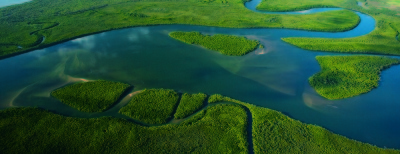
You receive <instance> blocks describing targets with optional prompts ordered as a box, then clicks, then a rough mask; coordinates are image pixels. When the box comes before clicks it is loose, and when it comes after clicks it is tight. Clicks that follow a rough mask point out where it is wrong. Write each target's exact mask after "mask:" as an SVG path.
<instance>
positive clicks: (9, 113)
mask: <svg viewBox="0 0 400 154" xmlns="http://www.w3.org/2000/svg"><path fill="white" fill-rule="evenodd" d="M171 91H172V90H166V89H153V90H151V92H152V95H155V96H165V94H166V93H169V94H171V96H172V97H175V94H173V93H171ZM143 93H145V94H146V93H148V92H146V91H143ZM146 96H149V95H148V94H146ZM171 96H167V98H166V99H167V100H169V99H170V98H171ZM135 97H138V98H143V97H144V96H142V95H135V96H134V98H133V99H132V100H139V99H135ZM152 100H154V101H155V102H153V103H158V101H160V102H164V100H162V98H160V97H159V98H157V99H152ZM141 101H145V102H138V101H131V102H130V103H129V104H128V106H129V105H131V104H137V103H139V104H145V103H149V101H147V100H141ZM189 102H193V103H194V102H196V101H189ZM208 102H209V105H208V106H207V107H205V108H203V109H201V110H200V111H199V112H196V113H194V115H193V116H190V117H188V118H185V119H183V121H181V122H180V123H175V124H174V123H168V124H164V125H159V126H149V125H142V124H138V123H135V120H136V119H121V118H113V117H101V118H89V119H87V118H76V117H66V116H61V115H58V114H56V113H51V112H49V111H45V110H42V109H38V108H10V109H6V110H2V111H0V117H1V118H0V132H1V133H0V137H1V140H0V144H1V145H2V146H0V150H1V151H2V152H4V153H27V152H29V153H89V152H90V153H93V152H96V153H252V152H254V153H277V152H278V153H399V152H400V151H397V150H393V149H383V148H378V147H376V146H373V145H370V144H366V143H361V142H358V141H354V140H351V139H348V138H346V137H343V136H340V135H336V134H334V133H332V132H329V131H328V130H326V129H324V128H321V127H319V126H315V125H310V124H304V123H301V122H299V121H297V120H293V119H291V118H289V117H287V116H285V115H284V114H282V113H280V112H277V111H274V110H270V109H267V108H262V107H257V106H255V105H251V104H248V103H244V102H241V101H238V100H234V99H231V98H228V97H224V96H222V95H212V96H210V98H209V99H208ZM219 102H224V103H222V104H221V103H219ZM228 102H230V103H228ZM141 109H142V110H144V111H143V112H146V113H151V112H153V114H157V113H158V111H159V110H161V109H165V110H167V111H166V112H169V107H167V106H160V107H159V108H158V110H154V108H141ZM123 110H137V108H132V107H130V108H128V109H123ZM134 118H135V117H134Z"/></svg>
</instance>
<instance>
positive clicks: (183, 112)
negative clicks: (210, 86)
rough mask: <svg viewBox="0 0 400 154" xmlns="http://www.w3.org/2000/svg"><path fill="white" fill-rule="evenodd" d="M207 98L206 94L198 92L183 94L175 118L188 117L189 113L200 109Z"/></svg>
mask: <svg viewBox="0 0 400 154" xmlns="http://www.w3.org/2000/svg"><path fill="white" fill-rule="evenodd" d="M206 98H207V95H206V94H203V93H198V94H188V93H185V94H183V95H182V98H181V100H180V102H179V106H178V108H177V109H176V112H175V115H174V116H175V119H182V118H186V117H187V116H189V115H192V114H193V113H195V112H196V111H197V110H199V109H200V108H201V107H202V106H203V104H204V103H203V102H204V101H205V99H206Z"/></svg>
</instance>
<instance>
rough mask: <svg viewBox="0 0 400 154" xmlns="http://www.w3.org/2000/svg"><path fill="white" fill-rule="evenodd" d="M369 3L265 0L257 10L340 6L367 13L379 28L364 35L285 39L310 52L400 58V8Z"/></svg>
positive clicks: (325, 0)
mask: <svg viewBox="0 0 400 154" xmlns="http://www.w3.org/2000/svg"><path fill="white" fill-rule="evenodd" d="M368 2H371V4H373V5H366V6H359V5H357V1H354V0H323V1H314V0H302V1H297V0H282V1H273V0H263V1H262V2H261V3H260V4H259V7H258V8H259V9H262V10H269V11H292V10H299V9H304V8H307V9H308V8H314V7H341V8H346V9H349V10H355V11H359V12H362V13H366V14H368V15H371V16H372V17H373V18H374V19H375V20H376V27H375V29H374V31H372V32H371V33H369V34H367V35H364V36H359V37H354V38H340V39H334V38H307V37H292V38H282V40H283V41H285V42H287V43H290V44H293V45H295V46H297V47H300V48H303V49H307V50H315V51H329V52H349V53H373V54H385V55H400V43H399V41H398V40H397V39H396V36H398V34H399V32H400V9H396V7H394V5H387V4H388V2H389V0H380V1H375V0H367V1H366V2H365V3H368ZM286 4H290V5H286ZM399 6H400V5H399Z"/></svg>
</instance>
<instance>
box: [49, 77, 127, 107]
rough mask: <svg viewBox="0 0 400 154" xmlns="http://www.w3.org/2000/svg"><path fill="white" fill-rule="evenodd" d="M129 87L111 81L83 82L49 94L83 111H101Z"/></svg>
mask: <svg viewBox="0 0 400 154" xmlns="http://www.w3.org/2000/svg"><path fill="white" fill-rule="evenodd" d="M129 87H131V86H130V85H128V84H124V83H119V82H112V81H102V80H100V81H94V82H83V83H76V84H73V85H68V86H66V87H63V88H60V89H57V90H55V91H53V92H52V93H51V95H52V96H53V97H55V98H57V99H59V100H60V101H61V102H63V103H64V104H67V105H69V106H71V107H73V108H76V109H78V110H79V111H83V112H103V111H105V110H107V109H108V108H109V107H110V106H111V105H113V104H114V103H115V102H116V101H117V100H118V99H119V98H120V97H121V95H122V94H123V93H124V92H125V91H126V90H127V89H128V88H129Z"/></svg>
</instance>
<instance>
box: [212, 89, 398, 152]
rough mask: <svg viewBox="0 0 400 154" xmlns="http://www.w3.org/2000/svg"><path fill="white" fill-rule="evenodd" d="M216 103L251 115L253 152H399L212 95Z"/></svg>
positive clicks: (280, 114) (264, 109)
mask: <svg viewBox="0 0 400 154" xmlns="http://www.w3.org/2000/svg"><path fill="white" fill-rule="evenodd" d="M210 99H211V101H212V102H213V103H217V102H221V101H222V102H226V101H229V102H234V103H237V104H241V105H243V106H245V107H246V108H248V109H249V111H250V112H251V115H252V120H253V121H252V136H253V144H254V153H282V154H284V153H326V154H328V153H352V154H353V153H354V154H365V153H371V154H372V153H393V154H397V153H399V152H400V151H398V150H393V149H382V148H378V147H376V146H373V145H370V144H365V143H362V142H358V141H355V140H351V139H348V138H346V137H344V136H340V135H337V134H334V133H332V132H329V131H328V130H326V129H324V128H322V127H319V126H315V125H311V124H304V123H301V122H300V121H297V120H294V119H291V118H289V117H288V116H285V115H284V114H282V113H280V112H278V111H274V110H271V109H267V108H262V107H257V106H255V105H252V104H248V103H244V102H241V101H238V100H234V99H232V98H228V97H224V96H222V95H219V94H217V95H211V96H210Z"/></svg>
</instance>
